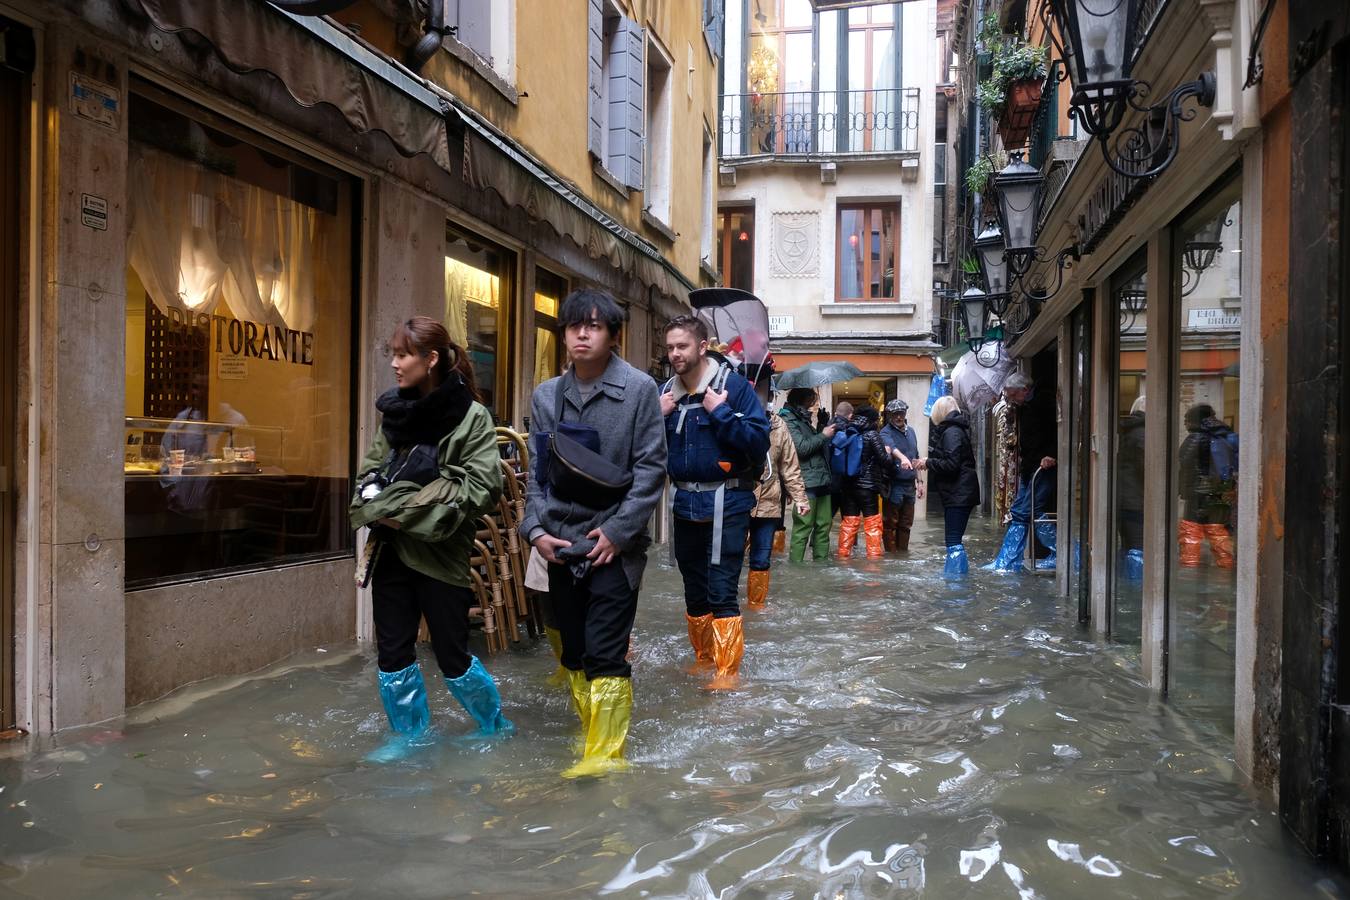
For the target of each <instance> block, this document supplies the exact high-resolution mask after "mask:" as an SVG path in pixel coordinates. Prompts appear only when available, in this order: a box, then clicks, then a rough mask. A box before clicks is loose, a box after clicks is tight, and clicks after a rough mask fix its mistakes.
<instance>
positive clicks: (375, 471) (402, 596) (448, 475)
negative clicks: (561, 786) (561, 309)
mask: <svg viewBox="0 0 1350 900" xmlns="http://www.w3.org/2000/svg"><path fill="white" fill-rule="evenodd" d="M389 349H390V352H391V356H392V362H391V364H392V366H393V369H394V377H395V379H396V381H397V383H398V385H397V387H394V388H391V389H390V390H388V391H386V392H385V393H383V394H381V395H380V397H379V399H378V400H376V401H375V408H376V409H377V410H379V412H380V414H381V423H380V432H379V434H378V435H377V436H376V438H375V441H374V443H373V444H372V445H371V447H370V450H369V451H368V452H367V453H366V455H365V458H364V459H363V460H362V461H361V466H360V468H359V469H358V471H357V487H356V494H355V496H354V497H353V498H352V505H351V520H352V526H353V527H355V528H360V527H362V526H369V527H370V536H369V538H368V541H367V543H368V544H369V543H370V542H374V544H375V546H374V549H373V550H369V549H368V550H367V553H366V555H365V557H364V559H365V560H366V561H368V562H367V567H368V568H371V569H373V571H371V572H370V581H371V586H372V595H373V601H374V603H373V606H374V614H375V641H376V646H377V648H378V657H379V679H380V699H381V700H382V701H383V703H384V710H385V712H386V713H387V714H388V716H389V724H390V726H391V727H392V728H393V730H394V739H393V740H391V741H387V742H386V743H385V744H384V746H382V747H381V748H380V749H378V750H376V751H375V752H374V753H372V754H371V755H370V756H369V757H367V759H370V760H371V761H375V762H387V761H391V760H394V759H397V758H399V757H400V756H402V755H404V754H405V753H407V751H408V750H409V749H410V748H411V747H412V746H413V743H414V741H415V739H416V738H417V737H418V736H419V735H421V734H422V733H423V732H424V731H425V730H426V728H427V724H428V721H429V719H430V710H429V709H428V707H427V692H426V686H425V684H424V682H423V680H422V671H421V669H420V668H419V667H418V664H417V655H416V651H415V649H414V648H415V644H416V641H417V630H418V626H419V623H420V622H421V620H422V618H423V617H425V618H426V621H427V628H428V630H429V631H430V632H431V646H432V649H433V650H434V651H435V653H436V662H437V663H438V664H439V665H440V668H441V674H442V675H443V676H444V678H445V684H446V687H448V688H449V689H450V693H451V694H453V695H454V697H455V699H456V700H458V701H459V702H460V704H462V705H463V706H464V708H465V709H466V710H468V712H469V714H470V715H471V716H473V718H474V721H475V722H477V723H478V730H479V732H480V733H481V734H484V735H491V734H497V733H499V732H503V731H510V730H512V725H511V723H510V722H509V721H507V719H506V718H504V717H503V716H502V711H501V698H500V697H499V695H498V693H497V685H496V684H495V683H494V682H493V680H492V676H491V675H489V674H488V672H487V670H486V669H484V668H483V664H482V662H481V661H479V659H478V658H477V657H475V656H474V655H473V654H471V653H470V652H469V607H470V606H471V605H472V604H473V598H474V595H473V591H472V588H471V585H470V580H469V557H470V556H471V554H472V552H473V541H474V534H475V532H476V530H477V522H478V518H479V517H480V516H482V515H483V514H484V513H485V512H487V511H488V510H489V509H491V508H493V507H494V506H495V505H496V503H497V499H498V498H499V497H500V496H501V491H502V482H501V464H500V461H499V460H500V457H499V455H498V452H497V438H496V433H495V431H494V429H493V424H492V416H491V414H490V413H489V412H488V411H487V409H486V408H485V407H483V405H482V404H480V403H479V402H478V391H477V389H476V386H475V384H474V377H473V369H472V368H471V367H470V364H469V360H468V357H467V355H466V354H465V353H464V351H463V350H461V349H460V348H459V347H458V346H456V345H455V343H454V342H453V341H451V340H450V335H449V334H448V333H447V332H446V330H445V328H444V326H442V325H441V324H440V323H439V322H437V321H436V320H434V319H430V318H427V317H426V316H417V317H414V318H412V319H409V320H408V321H407V322H404V323H403V324H402V325H399V326H398V328H396V329H395V330H394V335H393V337H392V338H390V340H389Z"/></svg>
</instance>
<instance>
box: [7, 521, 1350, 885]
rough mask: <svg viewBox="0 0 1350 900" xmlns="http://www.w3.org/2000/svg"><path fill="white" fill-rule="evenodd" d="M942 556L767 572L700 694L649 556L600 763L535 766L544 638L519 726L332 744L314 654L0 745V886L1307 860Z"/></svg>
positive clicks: (725, 877)
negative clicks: (423, 741)
mask: <svg viewBox="0 0 1350 900" xmlns="http://www.w3.org/2000/svg"><path fill="white" fill-rule="evenodd" d="M940 543H941V541H940V526H939V528H938V529H937V531H932V530H931V529H930V528H928V527H927V526H926V525H924V524H922V523H921V524H920V526H919V527H918V529H917V532H916V547H919V548H922V549H918V550H917V551H916V552H915V553H914V554H913V558H912V559H910V560H903V561H888V562H886V563H883V564H870V563H869V564H864V565H858V564H857V563H856V561H855V564H854V566H853V567H851V568H847V569H845V568H830V567H826V568H819V567H807V568H803V569H800V570H793V572H794V575H793V577H784V578H780V579H776V584H778V585H781V590H780V591H779V594H778V596H777V597H775V598H774V599H773V601H772V602H771V604H770V607H769V609H768V611H766V612H764V613H759V614H756V615H755V616H754V617H753V618H752V619H750V620H749V621H748V623H747V632H748V636H749V637H748V646H747V653H746V660H745V665H744V668H743V670H742V672H743V681H744V685H745V689H744V690H743V691H740V692H737V693H733V694H727V695H715V696H714V695H709V694H707V693H705V692H703V691H701V690H699V688H698V684H697V682H696V680H694V679H691V678H689V677H688V676H686V675H685V674H684V673H683V670H684V666H685V665H686V663H687V659H686V656H687V646H686V644H685V640H684V632H683V627H682V626H683V622H682V613H683V606H682V603H681V600H680V596H679V585H678V578H677V577H675V575H674V573H673V572H668V571H664V570H660V569H656V570H654V571H652V572H651V573H650V576H649V593H648V595H647V598H646V602H645V605H644V607H643V609H642V612H641V614H640V616H639V621H638V630H637V632H636V637H635V654H636V659H635V663H634V667H635V672H636V678H635V691H636V692H637V695H638V700H637V704H636V707H635V710H634V713H635V718H634V723H633V729H632V734H631V738H630V741H631V743H630V753H629V755H630V759H631V760H632V762H633V764H634V772H633V774H631V775H628V776H625V777H618V778H612V779H609V780H605V781H601V782H584V783H579V784H578V783H570V782H565V781H564V780H563V779H561V778H559V777H558V772H559V771H561V770H562V769H563V768H565V767H566V766H567V765H569V764H570V763H571V762H572V760H573V754H574V749H575V748H574V741H575V740H576V733H575V716H574V715H573V713H572V711H571V709H570V704H569V703H568V701H567V700H566V698H565V697H564V696H563V695H562V694H561V693H560V692H558V691H557V690H555V689H551V688H549V687H548V686H547V685H546V684H545V679H546V678H547V676H548V675H549V673H550V672H551V671H552V668H553V663H552V660H551V658H550V656H549V652H548V649H547V647H546V646H544V645H542V644H541V645H539V646H538V647H536V648H533V649H531V650H528V651H526V652H522V653H511V654H508V655H506V656H500V657H494V658H491V659H490V660H489V665H490V667H491V668H493V669H494V670H495V672H496V673H497V674H499V676H500V680H501V685H502V693H503V696H504V697H505V698H506V702H507V705H508V706H510V710H509V712H510V714H511V715H512V718H513V719H514V720H515V721H516V722H517V725H518V727H519V729H520V735H519V736H518V737H517V738H515V739H513V740H511V741H507V742H504V743H496V744H485V743H484V742H482V741H476V740H473V739H465V738H462V737H460V735H462V734H464V733H465V732H468V731H470V730H471V724H470V723H469V722H468V721H467V720H466V719H465V718H464V716H463V714H462V712H461V711H460V710H459V708H458V707H457V706H456V705H455V704H454V703H453V701H452V700H451V699H450V698H449V697H448V696H446V695H444V694H433V697H432V707H433V718H434V721H435V722H436V728H437V735H438V740H437V741H436V742H435V743H434V744H433V745H431V746H429V747H428V748H427V749H426V750H425V751H424V752H422V753H420V754H418V755H416V756H415V757H413V759H412V761H411V762H409V763H408V764H406V765H397V766H388V767H374V766H368V765H364V764H362V763H361V762H360V758H361V755H362V754H363V753H365V752H366V751H368V750H369V749H370V748H371V747H372V746H374V745H375V743H376V742H377V741H378V740H379V737H380V735H381V734H382V731H383V724H382V721H381V719H380V716H381V713H380V711H379V710H378V708H377V707H376V706H374V705H373V702H374V701H373V699H372V694H371V691H370V689H369V684H370V681H371V679H372V678H373V677H374V676H373V666H374V664H373V661H371V660H369V659H367V658H366V657H365V656H364V655H359V654H358V655H348V656H343V655H341V654H340V653H339V652H338V650H339V649H340V648H331V650H330V653H328V654H325V655H317V654H316V655H314V656H313V657H312V658H310V659H309V660H308V662H315V661H320V662H324V663H325V664H319V665H307V666H302V667H294V668H290V669H287V670H284V671H281V672H278V673H275V674H272V675H270V676H269V677H266V678H262V679H257V680H251V681H246V682H244V683H242V684H239V685H237V686H234V687H231V688H229V689H228V690H224V691H222V692H219V693H217V694H215V695H212V696H208V697H205V698H203V699H201V700H199V701H197V702H195V703H192V704H189V705H186V706H184V707H182V708H181V709H176V708H173V707H169V706H160V707H155V708H151V709H149V710H147V711H144V712H143V716H145V717H148V718H147V720H146V721H143V722H140V723H135V724H128V725H126V726H125V727H124V728H119V729H107V728H104V729H95V730H92V731H88V732H85V733H83V734H80V735H78V736H72V737H73V738H74V739H73V740H72V739H67V742H66V743H65V744H64V745H63V746H61V747H59V748H56V749H53V750H50V751H48V752H45V753H42V754H38V755H35V756H32V757H30V758H26V759H9V760H6V761H3V762H0V784H2V785H3V791H0V892H3V893H5V894H6V895H12V896H20V897H55V896H60V897H83V896H89V897H94V896H98V897H108V896H114V897H123V896H154V895H160V894H170V895H173V896H190V897H226V896H228V897H238V896H268V897H271V896H276V897H374V896H401V897H443V896H447V895H450V894H465V893H470V892H473V891H479V892H483V893H486V894H490V895H496V896H502V895H507V896H532V895H557V894H560V893H573V894H576V895H581V896H594V895H607V896H617V897H636V896H661V897H735V896H753V897H762V896H774V897H787V896H813V895H814V896H826V897H863V896H867V897H873V896H891V897H917V896H925V897H950V896H972V895H983V894H984V893H986V892H987V893H990V894H993V895H998V896H1020V897H1028V898H1029V897H1047V898H1051V897H1079V896H1086V895H1088V894H1089V893H1090V894H1091V895H1092V896H1093V897H1094V898H1109V897H1140V896H1168V897H1185V896H1210V895H1213V894H1216V893H1245V894H1246V895H1248V896H1258V897H1259V896H1274V895H1276V893H1277V892H1279V893H1281V894H1283V895H1288V896H1301V895H1304V894H1306V893H1308V892H1311V891H1312V890H1313V889H1314V885H1316V884H1317V882H1318V881H1319V879H1325V878H1326V876H1325V875H1324V874H1323V873H1321V872H1319V871H1318V870H1317V869H1315V868H1314V867H1313V866H1311V864H1309V863H1307V862H1305V861H1304V860H1303V859H1302V857H1300V856H1299V855H1298V854H1297V853H1296V852H1295V851H1294V850H1293V848H1292V847H1291V846H1290V845H1288V844H1287V843H1286V842H1285V840H1284V838H1283V837H1282V835H1281V832H1280V829H1279V827H1278V823H1277V821H1276V819H1275V816H1274V815H1273V814H1272V813H1271V812H1270V811H1269V810H1268V809H1264V808H1262V807H1261V806H1260V805H1259V804H1258V803H1256V802H1255V801H1253V800H1252V799H1251V798H1250V797H1249V796H1248V795H1247V794H1246V793H1244V792H1243V790H1242V789H1241V788H1239V787H1238V786H1237V785H1236V784H1235V783H1234V780H1233V779H1234V776H1235V772H1234V770H1233V767H1232V766H1231V764H1230V763H1229V762H1228V760H1227V759H1226V758H1225V757H1224V756H1223V755H1222V753H1219V754H1216V753H1215V752H1214V747H1213V745H1211V744H1210V743H1208V741H1209V738H1207V737H1203V736H1201V734H1200V733H1199V732H1197V731H1196V730H1194V729H1193V728H1192V727H1191V725H1190V724H1189V723H1188V721H1187V720H1185V719H1182V718H1178V717H1176V716H1174V715H1172V714H1171V713H1170V712H1169V711H1168V710H1167V709H1166V708H1165V707H1162V706H1160V705H1159V704H1158V703H1156V702H1155V701H1154V700H1153V699H1151V697H1150V694H1149V693H1148V691H1147V690H1146V689H1144V688H1143V687H1142V686H1141V685H1140V684H1139V682H1138V680H1137V676H1136V674H1135V660H1134V659H1133V657H1132V655H1131V654H1132V651H1129V650H1127V649H1121V648H1120V647H1119V646H1115V645H1098V644H1096V643H1095V642H1093V641H1091V640H1090V638H1089V636H1088V635H1087V634H1086V633H1085V632H1083V631H1080V629H1079V627H1078V625H1077V624H1076V610H1071V609H1068V608H1067V607H1066V606H1065V605H1064V604H1062V603H1059V602H1057V601H1054V600H1052V599H1051V598H1050V597H1049V591H1051V590H1052V584H1051V582H1050V581H1049V579H1039V578H1034V577H1023V578H1015V577H1008V576H994V575H992V574H988V573H984V572H980V571H978V570H975V571H973V572H972V575H971V576H970V578H969V579H968V580H967V581H965V582H964V583H957V584H947V583H944V582H942V580H941V579H935V578H933V573H934V572H937V571H940V568H941V565H942V550H941V548H940V546H939V544H940ZM971 546H972V555H973V556H976V557H977V560H978V559H988V558H991V556H992V554H993V551H994V549H995V547H994V540H993V538H992V536H990V535H988V534H987V533H982V532H980V531H979V530H977V533H976V534H975V535H974V537H973V540H972V544H971ZM972 569H973V570H974V567H972ZM1324 887H1325V890H1327V891H1330V893H1329V894H1328V895H1329V896H1341V895H1342V894H1338V893H1336V891H1337V890H1338V887H1337V885H1336V884H1335V883H1333V882H1330V881H1327V882H1325V885H1324Z"/></svg>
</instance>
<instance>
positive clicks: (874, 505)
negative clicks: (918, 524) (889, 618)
mask: <svg viewBox="0 0 1350 900" xmlns="http://www.w3.org/2000/svg"><path fill="white" fill-rule="evenodd" d="M879 418H880V416H879V414H878V413H877V411H876V410H875V409H874V408H872V407H871V406H869V405H867V404H863V405H862V406H859V407H858V408H857V409H856V410H854V416H853V421H852V423H850V425H849V427H848V429H847V430H846V431H845V432H844V433H843V434H842V435H840V434H838V433H836V434H835V436H834V445H835V450H836V451H837V452H836V456H835V457H834V459H835V460H836V471H839V472H840V473H841V475H842V477H843V489H842V495H843V503H844V509H843V520H842V523H841V524H840V526H839V548H838V551H837V556H838V558H839V559H843V560H846V559H851V558H852V557H853V543H854V541H855V540H856V539H857V537H858V532H859V530H860V529H861V531H862V533H863V535H864V537H865V538H866V546H867V558H868V559H881V557H882V541H881V532H882V519H881V510H880V508H879V507H878V504H879V502H880V499H881V498H880V496H879V495H880V492H881V490H882V483H883V480H884V479H885V477H886V474H887V473H888V471H889V469H890V464H891V456H890V454H889V453H887V452H886V445H885V444H884V443H882V440H881V433H880V432H879V431H877V421H878V420H879Z"/></svg>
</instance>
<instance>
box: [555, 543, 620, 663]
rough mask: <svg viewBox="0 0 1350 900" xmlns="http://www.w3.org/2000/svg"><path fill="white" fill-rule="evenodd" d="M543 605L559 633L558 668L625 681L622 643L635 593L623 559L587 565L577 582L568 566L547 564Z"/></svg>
mask: <svg viewBox="0 0 1350 900" xmlns="http://www.w3.org/2000/svg"><path fill="white" fill-rule="evenodd" d="M548 593H549V602H550V603H552V605H553V621H554V623H555V624H556V626H557V628H558V632H559V633H560V634H561V635H562V664H563V667H564V668H567V669H571V670H572V671H574V672H576V671H582V672H585V673H586V678H587V679H592V678H603V677H607V676H615V677H618V678H631V677H632V675H633V667H632V666H630V665H629V664H628V639H629V637H630V636H631V635H632V634H633V619H634V617H635V616H636V615H637V599H638V592H637V589H636V588H634V587H631V586H629V584H628V576H626V575H625V574H624V571H623V560H622V559H621V558H616V559H615V560H614V561H613V562H611V563H608V564H607V565H603V566H591V568H590V570H589V571H588V572H587V573H586V577H585V578H577V577H576V576H574V575H573V574H572V570H571V569H570V568H569V567H568V566H557V565H554V564H552V563H549V567H548Z"/></svg>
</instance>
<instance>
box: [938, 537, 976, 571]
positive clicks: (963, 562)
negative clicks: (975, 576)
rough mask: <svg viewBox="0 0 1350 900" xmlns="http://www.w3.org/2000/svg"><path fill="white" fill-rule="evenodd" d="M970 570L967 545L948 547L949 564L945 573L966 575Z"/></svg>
mask: <svg viewBox="0 0 1350 900" xmlns="http://www.w3.org/2000/svg"><path fill="white" fill-rule="evenodd" d="M969 571H970V559H969V557H967V556H966V545H965V544H957V545H956V546H954V547H948V548H947V565H946V567H945V568H944V569H943V570H942V574H943V575H964V574H966V573H967V572H969Z"/></svg>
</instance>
